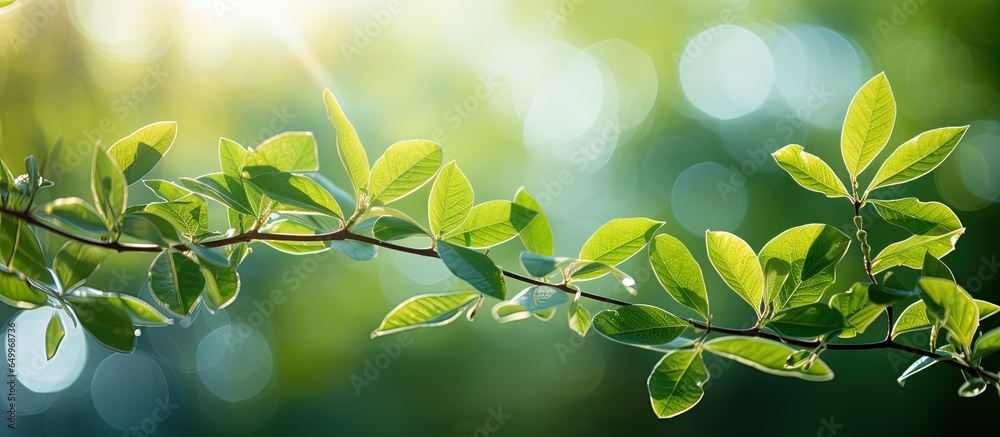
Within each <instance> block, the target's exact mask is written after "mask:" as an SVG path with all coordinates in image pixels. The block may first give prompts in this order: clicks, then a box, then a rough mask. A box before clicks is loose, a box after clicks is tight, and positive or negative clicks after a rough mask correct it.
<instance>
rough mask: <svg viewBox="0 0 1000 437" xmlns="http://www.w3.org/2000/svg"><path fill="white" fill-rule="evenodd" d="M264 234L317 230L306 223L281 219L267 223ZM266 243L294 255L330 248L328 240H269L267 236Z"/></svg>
mask: <svg viewBox="0 0 1000 437" xmlns="http://www.w3.org/2000/svg"><path fill="white" fill-rule="evenodd" d="M262 232H263V233H264V234H286V235H314V234H316V232H315V231H313V230H312V229H310V228H308V227H307V226H305V225H302V224H300V223H296V222H293V221H289V220H279V221H276V222H273V223H271V224H269V225H267V227H266V228H264V229H263V231H262ZM263 241H264V244H267V245H268V246H271V247H273V248H275V249H277V250H280V251H282V252H285V253H289V254H292V255H306V254H310V253H319V252H323V251H325V250H327V249H329V248H330V243H329V242H327V241H280V240H268V239H267V238H266V236H265V238H264V239H263Z"/></svg>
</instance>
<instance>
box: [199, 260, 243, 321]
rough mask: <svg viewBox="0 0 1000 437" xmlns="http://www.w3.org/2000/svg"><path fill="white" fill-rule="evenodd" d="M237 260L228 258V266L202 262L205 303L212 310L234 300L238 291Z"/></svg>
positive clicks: (218, 308) (223, 306) (225, 305)
mask: <svg viewBox="0 0 1000 437" xmlns="http://www.w3.org/2000/svg"><path fill="white" fill-rule="evenodd" d="M236 264H237V262H236V261H235V260H234V259H230V265H229V266H228V267H220V266H217V265H213V264H208V263H205V264H202V266H201V268H202V273H203V274H204V276H205V292H204V296H205V303H206V304H207V305H208V306H209V308H211V309H213V310H220V309H223V308H225V307H227V306H229V304H231V303H233V301H235V300H236V296H237V295H238V294H239V292H240V274H239V273H237V272H236Z"/></svg>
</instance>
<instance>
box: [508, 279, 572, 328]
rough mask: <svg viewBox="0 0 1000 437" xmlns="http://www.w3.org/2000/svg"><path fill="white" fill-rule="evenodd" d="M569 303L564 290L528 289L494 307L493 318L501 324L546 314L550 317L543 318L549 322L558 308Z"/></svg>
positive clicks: (541, 287)
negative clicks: (532, 315)
mask: <svg viewBox="0 0 1000 437" xmlns="http://www.w3.org/2000/svg"><path fill="white" fill-rule="evenodd" d="M566 302H569V296H567V295H566V293H563V292H562V290H559V289H556V288H552V287H546V286H534V287H528V288H525V289H524V290H522V291H521V292H520V293H518V294H517V295H515V296H514V297H513V298H511V299H510V300H505V301H502V302H499V303H497V304H496V305H494V306H493V318H494V319H496V321H498V322H500V323H507V322H513V321H516V320H522V319H525V318H528V317H530V316H531V314H535V315H539V314H544V315H545V316H548V317H541V318H542V319H543V320H548V319H549V318H551V316H552V315H553V314H554V309H555V308H556V307H559V306H562V305H564V304H565V303H566Z"/></svg>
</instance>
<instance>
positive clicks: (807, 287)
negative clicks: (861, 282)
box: [759, 224, 851, 310]
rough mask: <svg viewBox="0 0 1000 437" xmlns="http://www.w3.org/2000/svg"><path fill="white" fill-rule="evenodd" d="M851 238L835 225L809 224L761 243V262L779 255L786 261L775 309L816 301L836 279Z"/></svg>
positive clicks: (778, 257) (763, 263) (766, 262)
mask: <svg viewBox="0 0 1000 437" xmlns="http://www.w3.org/2000/svg"><path fill="white" fill-rule="evenodd" d="M850 245H851V238H850V237H848V236H847V235H845V234H844V233H843V232H841V231H840V230H838V229H837V228H835V227H833V226H830V225H824V224H808V225H803V226H798V227H795V228H792V229H789V230H787V231H785V232H782V233H781V234H778V236H776V237H774V238H773V239H772V240H771V241H769V242H768V243H767V244H765V245H764V248H763V249H761V251H760V257H759V258H760V264H761V265H765V266H766V265H767V264H768V263H769V262H770V260H771V259H780V260H782V261H784V262H785V263H786V264H787V265H788V278H787V279H786V280H785V284H784V285H783V286H782V287H781V291H780V292H779V293H778V297H777V299H776V300H774V301H773V302H774V304H775V305H774V306H775V308H776V309H778V310H781V309H783V308H790V307H796V306H801V305H806V304H810V303H813V302H816V301H818V300H819V299H820V297H822V296H823V292H824V291H826V289H827V287H829V286H830V285H832V284H833V283H834V281H836V280H837V264H838V263H840V260H841V259H843V258H844V255H845V254H846V253H847V249H848V247H850Z"/></svg>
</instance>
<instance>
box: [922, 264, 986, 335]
mask: <svg viewBox="0 0 1000 437" xmlns="http://www.w3.org/2000/svg"><path fill="white" fill-rule="evenodd" d="M917 293H918V294H919V295H920V297H921V299H923V301H924V303H925V304H928V306H929V303H930V302H933V303H934V304H935V305H936V306H938V307H941V308H943V309H944V310H945V317H944V320H937V322H939V323H942V324H943V325H944V327H945V328H947V329H948V332H949V333H950V334H951V337H953V338H955V339H956V340H958V341H959V342H960V343H961V344H962V345H963V346H965V347H970V346H972V340H973V336H974V335H975V334H976V331H977V330H978V329H979V317H980V315H979V306H978V305H976V302H975V300H973V299H972V296H971V295H969V293H968V292H967V291H965V289H963V288H962V287H961V286H959V285H958V284H956V283H954V282H952V281H949V280H946V279H940V278H921V279H920V281H918V282H917ZM933 313H934V312H929V313H928V314H929V315H930V314H933ZM931 321H934V320H931Z"/></svg>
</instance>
